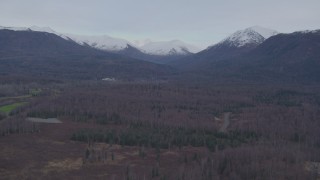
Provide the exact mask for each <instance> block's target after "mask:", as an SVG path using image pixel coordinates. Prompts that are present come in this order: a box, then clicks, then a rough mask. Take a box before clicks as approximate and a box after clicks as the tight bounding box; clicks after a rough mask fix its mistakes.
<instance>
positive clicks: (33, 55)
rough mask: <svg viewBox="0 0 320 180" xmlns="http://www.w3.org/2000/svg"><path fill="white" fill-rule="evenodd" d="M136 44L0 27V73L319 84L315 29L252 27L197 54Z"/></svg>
mask: <svg viewBox="0 0 320 180" xmlns="http://www.w3.org/2000/svg"><path fill="white" fill-rule="evenodd" d="M1 29H2V30H1ZM142 44H145V45H142V46H141V47H142V48H140V47H139V48H137V47H136V46H134V45H132V44H131V43H130V42H128V41H126V40H124V39H116V38H112V37H109V36H100V37H98V36H76V35H70V34H60V33H57V32H55V31H53V30H51V29H50V28H38V27H30V28H7V27H0V72H1V74H12V73H16V74H29V75H30V74H32V75H36V76H37V77H38V76H39V77H40V76H44V77H45V76H50V77H56V78H58V77H61V76H63V77H64V78H65V77H67V78H71V79H102V78H108V77H118V78H159V77H166V78H168V77H172V75H174V76H175V77H177V76H180V77H179V78H187V77H186V76H190V75H193V76H194V75H196V76H199V77H200V76H201V77H205V79H207V80H208V79H211V80H224V81H225V80H239V79H242V80H249V81H255V82H257V81H259V82H265V81H268V82H275V81H282V82H320V71H319V69H320V31H319V30H315V31H301V32H294V33H289V34H281V33H278V32H277V31H275V30H270V29H266V28H262V27H258V26H254V27H250V28H247V29H244V30H240V31H237V32H235V33H233V34H231V35H230V36H228V37H226V38H225V39H223V40H222V41H220V42H219V43H217V44H215V45H212V46H210V47H208V48H207V49H205V50H203V51H200V52H198V53H195V54H194V53H192V52H196V48H194V47H192V46H189V45H187V44H185V43H183V42H181V41H178V40H175V41H170V42H157V43H155V42H147V43H142ZM146 61H149V62H146ZM152 62H153V63H152ZM154 63H157V64H154ZM159 64H166V65H159ZM168 65H169V66H171V67H169V66H168ZM198 80H199V79H198Z"/></svg>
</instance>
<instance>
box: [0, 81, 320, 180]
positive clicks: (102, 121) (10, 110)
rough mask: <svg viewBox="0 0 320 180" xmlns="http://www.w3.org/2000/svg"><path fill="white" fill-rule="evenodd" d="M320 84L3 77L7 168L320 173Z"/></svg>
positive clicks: (71, 172)
mask: <svg viewBox="0 0 320 180" xmlns="http://www.w3.org/2000/svg"><path fill="white" fill-rule="evenodd" d="M319 88H320V87H319V86H317V85H305V86H295V85H278V84H266V85H259V84H235V83H234V84H219V83H212V84H207V83H203V84H201V83H194V84H192V83H180V84H177V83H174V82H154V81H153V82H132V81H116V82H105V81H74V82H51V83H43V82H42V81H38V82H28V81H24V82H23V83H19V84H18V83H16V82H14V83H10V80H8V81H7V82H6V83H3V84H1V85H0V92H1V95H0V96H1V97H0V103H1V104H0V112H1V116H0V117H1V118H0V119H1V120H0V144H1V147H2V148H1V150H0V156H1V157H0V159H2V161H1V162H0V167H1V168H0V174H1V177H3V178H4V179H14V178H26V179H37V178H39V179H43V178H49V179H57V178H80V177H82V178H86V179H88V178H91V179H92V178H94V179H130V180H134V179H161V180H165V179H180V180H189V179H319V177H320V176H319V166H320V164H319V162H320V154H319V150H320V131H319V127H320V122H319V121H318V117H319V116H320V89H319ZM31 117H32V118H39V119H40V118H41V119H43V120H50V119H52V118H55V119H58V120H60V121H61V122H62V123H56V124H53V123H39V122H33V121H28V118H31ZM48 122H49V121H48ZM22 149H23V151H22ZM17 154H19V156H17ZM28 164H29V165H28ZM6 172H20V173H6Z"/></svg>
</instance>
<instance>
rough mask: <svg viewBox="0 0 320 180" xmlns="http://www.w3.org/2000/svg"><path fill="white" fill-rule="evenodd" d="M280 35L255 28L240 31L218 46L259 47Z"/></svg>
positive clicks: (272, 31)
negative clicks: (272, 37) (267, 40)
mask: <svg viewBox="0 0 320 180" xmlns="http://www.w3.org/2000/svg"><path fill="white" fill-rule="evenodd" d="M276 34H278V32H277V31H275V30H271V29H267V28H263V27H259V26H253V27H250V28H247V29H244V30H239V31H237V32H235V33H233V34H232V35H230V36H229V37H227V38H226V39H224V40H222V41H221V42H220V43H218V44H228V45H229V46H234V47H242V46H246V45H259V44H261V43H262V42H263V41H265V40H266V39H268V38H269V37H271V36H274V35H276Z"/></svg>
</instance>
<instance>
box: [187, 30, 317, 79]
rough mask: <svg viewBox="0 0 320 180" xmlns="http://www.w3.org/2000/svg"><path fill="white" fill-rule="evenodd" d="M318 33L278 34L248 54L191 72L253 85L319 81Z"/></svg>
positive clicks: (207, 64)
mask: <svg viewBox="0 0 320 180" xmlns="http://www.w3.org/2000/svg"><path fill="white" fill-rule="evenodd" d="M319 50H320V30H318V31H306V32H295V33H291V34H278V35H275V36H272V37H270V38H268V39H267V40H265V41H264V42H263V43H262V44H260V45H259V46H257V47H256V48H254V49H252V50H251V51H249V52H247V53H244V54H242V55H239V56H234V57H229V58H226V59H224V60H223V61H208V62H207V63H206V66H202V67H201V68H199V69H193V70H194V71H196V72H198V73H201V72H202V73H205V74H206V75H207V76H208V77H214V78H216V79H225V80H240V79H241V80H249V81H254V82H282V83H292V82H300V83H301V82H304V83H310V82H320V71H319V69H320V51H319Z"/></svg>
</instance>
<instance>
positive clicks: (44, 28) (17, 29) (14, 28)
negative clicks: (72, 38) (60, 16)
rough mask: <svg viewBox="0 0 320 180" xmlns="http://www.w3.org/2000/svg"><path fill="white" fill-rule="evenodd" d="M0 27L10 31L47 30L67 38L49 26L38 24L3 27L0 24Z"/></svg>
mask: <svg viewBox="0 0 320 180" xmlns="http://www.w3.org/2000/svg"><path fill="white" fill-rule="evenodd" d="M0 29H7V30H12V31H37V32H47V33H52V34H55V35H57V36H60V37H62V38H63V39H69V38H68V37H67V36H65V35H63V34H61V33H58V32H56V31H54V30H52V29H51V28H50V27H38V26H31V27H4V26H0Z"/></svg>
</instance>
